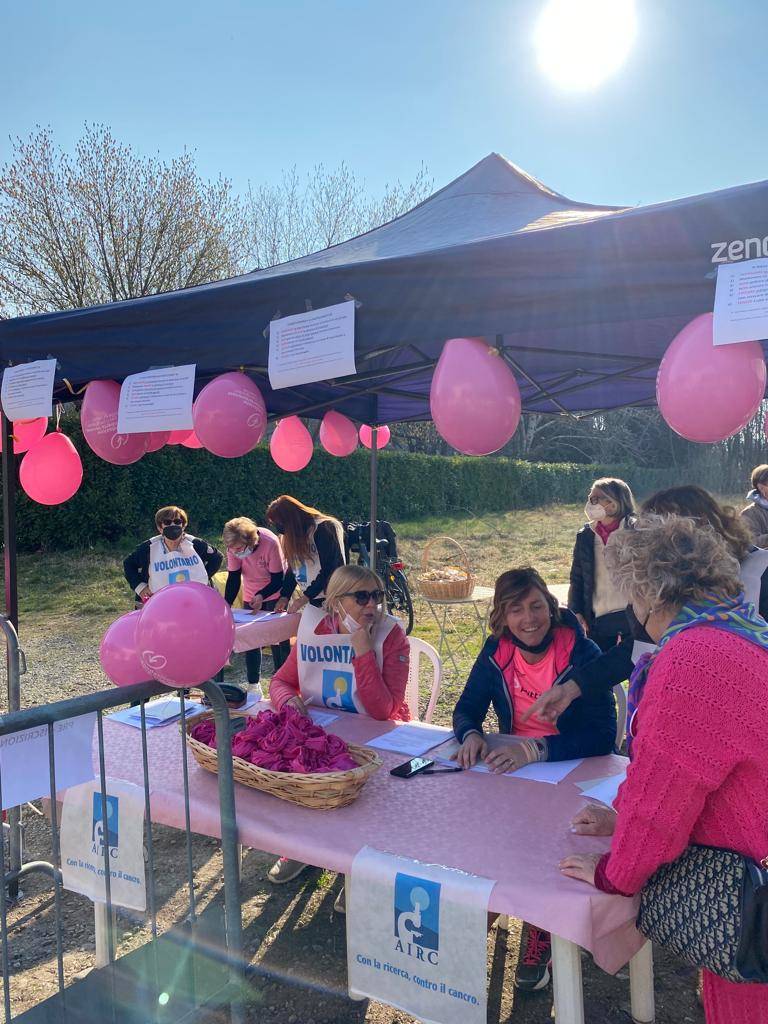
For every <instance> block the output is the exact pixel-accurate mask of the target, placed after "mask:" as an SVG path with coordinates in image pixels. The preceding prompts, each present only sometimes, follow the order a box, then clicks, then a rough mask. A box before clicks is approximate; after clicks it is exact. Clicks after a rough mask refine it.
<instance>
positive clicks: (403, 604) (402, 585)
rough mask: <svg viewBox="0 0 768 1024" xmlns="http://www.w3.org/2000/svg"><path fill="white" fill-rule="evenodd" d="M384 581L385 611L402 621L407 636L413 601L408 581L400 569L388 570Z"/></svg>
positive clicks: (409, 630) (411, 620) (411, 622)
mask: <svg viewBox="0 0 768 1024" xmlns="http://www.w3.org/2000/svg"><path fill="white" fill-rule="evenodd" d="M384 580H385V582H386V586H387V609H388V610H389V611H390V612H393V613H394V614H396V615H398V616H399V617H400V618H402V619H403V624H404V626H405V632H406V634H408V633H410V632H411V630H412V629H413V601H412V600H411V592H410V590H409V589H408V580H407V579H406V578H405V574H404V573H403V572H402V571H401V570H400V569H388V570H387V572H386V575H385V576H384Z"/></svg>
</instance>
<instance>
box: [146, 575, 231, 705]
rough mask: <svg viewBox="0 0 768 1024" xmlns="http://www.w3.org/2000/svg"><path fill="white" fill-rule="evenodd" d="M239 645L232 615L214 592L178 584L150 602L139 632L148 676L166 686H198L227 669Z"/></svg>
mask: <svg viewBox="0 0 768 1024" xmlns="http://www.w3.org/2000/svg"><path fill="white" fill-rule="evenodd" d="M234 642H235V622H234V619H233V618H232V611H231V609H230V607H229V605H228V604H227V602H226V601H225V600H224V598H223V597H222V596H221V594H220V593H219V592H218V590H216V589H215V588H214V587H207V586H206V585H205V584H204V583H174V584H172V585H169V586H167V587H163V589H162V590H158V592H157V593H156V594H153V595H152V597H150V599H149V600H148V601H147V603H146V604H145V605H144V607H143V608H142V609H141V618H140V619H139V624H138V626H137V627H136V649H137V651H138V654H139V659H140V661H141V664H142V666H143V668H144V670H145V671H146V672H149V674H150V675H151V676H152V677H153V678H154V679H157V680H158V682H161V683H165V684H166V686H174V687H176V686H198V685H199V684H200V683H204V682H205V681H206V680H208V679H211V678H212V677H213V676H215V675H216V673H217V672H218V671H219V670H220V669H221V668H223V667H224V665H225V664H226V663H227V660H228V659H229V656H230V654H231V653H232V647H233V645H234Z"/></svg>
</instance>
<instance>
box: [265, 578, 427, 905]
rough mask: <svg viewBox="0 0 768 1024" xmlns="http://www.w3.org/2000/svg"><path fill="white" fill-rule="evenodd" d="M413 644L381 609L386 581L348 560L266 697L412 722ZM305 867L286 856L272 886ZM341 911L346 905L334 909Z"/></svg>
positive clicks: (280, 703) (306, 615) (310, 612)
mask: <svg viewBox="0 0 768 1024" xmlns="http://www.w3.org/2000/svg"><path fill="white" fill-rule="evenodd" d="M409 663H410V648H409V646H408V637H407V636H406V635H405V633H404V632H403V627H402V626H401V625H400V623H399V622H398V620H397V619H396V618H394V616H392V615H389V614H387V612H386V611H385V608H384V584H383V583H382V581H381V579H380V577H379V576H377V574H376V573H375V572H372V571H371V570H370V569H367V568H366V567H365V566H362V565H344V566H342V567H341V568H339V569H337V570H336V571H335V572H334V574H333V575H332V576H331V578H330V580H329V581H328V585H327V587H326V591H325V607H324V608H315V607H313V605H311V604H310V605H307V606H306V607H305V608H304V611H303V612H302V613H301V622H300V623H299V631H298V635H297V637H296V646H295V647H293V648H292V649H291V653H290V655H289V656H288V660H287V661H286V662H285V664H284V665H283V666H282V668H281V669H279V671H278V672H276V673H275V675H274V676H273V677H272V682H271V684H270V687H269V696H270V699H271V701H272V705H273V706H274V708H275V709H276V710H277V711H279V710H280V709H281V708H283V707H285V706H286V705H288V706H290V707H294V708H296V710H297V711H299V712H301V714H302V715H306V714H308V711H307V707H308V705H310V704H311V705H313V706H314V707H318V708H323V707H326V708H332V709H333V710H334V711H345V712H348V713H351V714H358V715H367V716H368V717H369V718H376V719H378V720H379V721H386V720H388V719H394V720H397V721H401V722H407V721H408V720H409V719H410V717H411V715H410V711H409V709H408V705H407V704H406V703H405V687H406V684H407V682H408V666H409ZM305 867H306V865H305V864H302V863H301V862H300V861H293V860H288V859H287V858H284V857H281V858H280V860H278V861H277V862H276V863H275V864H274V865H273V867H272V868H271V870H270V872H269V880H270V881H271V882H273V883H274V884H275V885H280V884H282V883H283V882H290V881H291V880H292V879H294V878H296V876H297V875H298V874H300V872H301V871H303V869H304V868H305ZM337 909H341V905H339V906H337Z"/></svg>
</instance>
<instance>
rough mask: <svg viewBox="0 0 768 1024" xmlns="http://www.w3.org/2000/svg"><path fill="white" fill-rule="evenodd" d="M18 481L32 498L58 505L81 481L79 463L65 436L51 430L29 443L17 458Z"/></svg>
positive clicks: (74, 449)
mask: <svg viewBox="0 0 768 1024" xmlns="http://www.w3.org/2000/svg"><path fill="white" fill-rule="evenodd" d="M19 481H20V482H21V486H22V487H23V488H24V490H25V491H26V493H27V494H28V495H29V497H30V498H32V500H33V501H37V502H39V503H40V504H41V505H60V504H61V503H62V502H63V501H68V500H69V499H70V498H71V497H72V495H73V494H75V493H76V492H77V489H78V488H79V487H80V484H81V483H82V482H83V464H82V462H81V461H80V456H79V455H78V453H77V448H75V446H74V445H73V444H72V442H71V441H70V440H69V438H68V437H66V436H65V435H64V434H61V433H59V432H58V431H55V432H54V433H52V434H46V435H45V437H44V438H42V439H41V440H40V441H38V442H37V444H34V445H32V447H31V448H30V449H29V451H28V452H27V454H26V455H25V456H24V458H23V459H22V460H21V466H20V467H19Z"/></svg>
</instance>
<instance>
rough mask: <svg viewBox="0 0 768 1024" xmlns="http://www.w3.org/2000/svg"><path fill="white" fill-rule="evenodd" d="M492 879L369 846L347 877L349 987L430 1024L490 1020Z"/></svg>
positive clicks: (351, 990) (354, 991) (356, 859)
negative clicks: (488, 967)
mask: <svg viewBox="0 0 768 1024" xmlns="http://www.w3.org/2000/svg"><path fill="white" fill-rule="evenodd" d="M494 884H495V883H494V882H493V881H491V879H489V878H479V877H478V876H477V875H468V874H465V873H464V872H463V871H457V870H455V869H451V868H444V867H440V866H438V865H435V864H421V863H419V862H418V861H414V860H408V859H407V858H405V857H394V856H392V855H391V854H388V853H381V852H379V851H378V850H374V849H372V848H371V847H367V846H366V847H363V849H362V850H361V851H360V852H359V853H358V854H357V856H356V857H355V859H354V861H353V862H352V872H351V874H350V876H349V878H348V880H347V885H348V887H349V889H348V892H347V971H348V977H349V989H350V992H351V993H353V994H355V995H364V996H368V997H370V998H371V999H378V1000H380V1001H381V1002H383V1003H389V1005H390V1006H395V1007H397V1008H398V1009H400V1010H403V1011H405V1012H406V1013H408V1014H411V1015H412V1016H414V1017H418V1019H419V1020H420V1021H423V1022H424V1024H485V1020H486V1012H487V1011H486V965H487V952H486V951H487V939H488V919H487V914H488V899H489V897H490V895H491V890H492V889H493V886H494Z"/></svg>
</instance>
